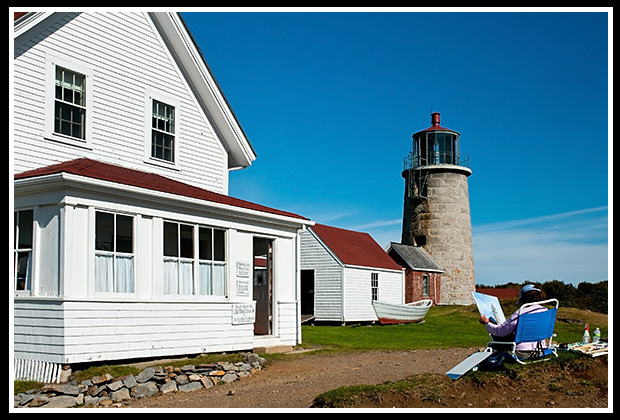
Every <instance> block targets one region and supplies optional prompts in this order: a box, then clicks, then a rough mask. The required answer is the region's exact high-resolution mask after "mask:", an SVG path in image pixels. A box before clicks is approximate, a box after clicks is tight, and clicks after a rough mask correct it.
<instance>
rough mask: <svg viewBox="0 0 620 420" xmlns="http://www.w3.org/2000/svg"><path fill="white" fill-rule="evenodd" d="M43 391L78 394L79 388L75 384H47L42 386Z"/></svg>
mask: <svg viewBox="0 0 620 420" xmlns="http://www.w3.org/2000/svg"><path fill="white" fill-rule="evenodd" d="M43 391H45V392H53V393H54V394H63V395H72V396H74V397H76V396H78V394H79V393H80V388H79V387H77V386H75V385H67V384H47V385H45V386H44V387H43Z"/></svg>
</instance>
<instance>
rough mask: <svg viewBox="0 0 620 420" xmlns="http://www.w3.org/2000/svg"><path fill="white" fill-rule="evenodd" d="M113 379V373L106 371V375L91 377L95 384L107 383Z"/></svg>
mask: <svg viewBox="0 0 620 420" xmlns="http://www.w3.org/2000/svg"><path fill="white" fill-rule="evenodd" d="M112 379H114V377H113V376H112V375H110V374H109V373H106V374H105V375H101V376H94V377H93V378H92V379H91V381H92V383H93V384H95V385H99V384H103V383H106V382H108V381H111V380H112Z"/></svg>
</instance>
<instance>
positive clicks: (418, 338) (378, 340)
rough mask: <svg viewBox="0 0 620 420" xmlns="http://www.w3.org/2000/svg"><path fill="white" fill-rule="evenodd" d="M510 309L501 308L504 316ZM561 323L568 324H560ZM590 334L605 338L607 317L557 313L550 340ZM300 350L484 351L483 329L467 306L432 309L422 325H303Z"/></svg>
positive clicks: (472, 308)
mask: <svg viewBox="0 0 620 420" xmlns="http://www.w3.org/2000/svg"><path fill="white" fill-rule="evenodd" d="M513 310H514V309H513V308H511V307H509V306H508V305H507V306H506V307H504V311H505V313H506V316H510V314H511V313H512V311H513ZM563 320H568V322H567V321H563ZM586 322H587V323H589V324H590V334H592V331H594V329H595V328H596V327H599V328H600V329H601V335H602V337H607V315H604V314H599V313H596V312H590V311H582V310H576V309H572V308H562V307H560V308H559V309H558V316H557V320H556V324H555V334H556V338H555V339H554V341H555V342H557V343H574V342H578V341H581V337H582V335H583V329H584V325H585V323H586ZM302 339H303V343H302V345H303V346H308V347H311V346H324V347H329V348H334V349H340V350H404V349H423V348H449V347H484V346H486V344H487V342H488V341H489V335H488V333H487V332H486V329H485V328H484V327H483V326H482V325H480V324H479V323H478V310H477V308H476V306H475V305H471V306H434V307H432V308H431V309H430V310H429V311H428V314H427V315H426V317H425V318H424V322H423V323H417V324H404V325H379V324H375V325H348V326H333V325H329V326H328V325H304V326H303V327H302Z"/></svg>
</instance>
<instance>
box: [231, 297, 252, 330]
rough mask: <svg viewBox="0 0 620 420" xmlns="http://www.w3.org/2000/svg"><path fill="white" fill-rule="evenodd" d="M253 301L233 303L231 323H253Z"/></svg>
mask: <svg viewBox="0 0 620 420" xmlns="http://www.w3.org/2000/svg"><path fill="white" fill-rule="evenodd" d="M255 308H256V305H255V302H254V301H252V302H248V303H235V304H233V306H232V323H233V325H239V324H253V323H254V319H255V316H254V314H255V312H256V311H255Z"/></svg>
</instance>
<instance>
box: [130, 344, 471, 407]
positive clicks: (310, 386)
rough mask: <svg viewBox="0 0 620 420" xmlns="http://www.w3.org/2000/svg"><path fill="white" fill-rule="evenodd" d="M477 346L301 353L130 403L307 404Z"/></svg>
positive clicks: (449, 359)
mask: <svg viewBox="0 0 620 420" xmlns="http://www.w3.org/2000/svg"><path fill="white" fill-rule="evenodd" d="M477 350H479V349H471V348H452V349H441V350H437V349H434V350H408V351H394V352H380V351H377V352H363V353H355V354H335V355H334V354H331V355H321V354H306V355H303V356H301V357H293V358H290V359H286V360H279V361H274V362H271V363H270V364H269V366H268V367H267V368H265V369H262V370H260V371H258V372H256V373H254V374H253V375H252V376H251V377H249V378H244V379H241V380H238V381H235V382H232V383H229V384H218V385H217V386H215V387H213V388H210V389H200V390H196V391H192V392H188V393H185V392H176V393H174V394H165V395H156V396H154V397H149V398H142V399H140V400H137V401H135V402H132V403H131V404H130V405H129V406H128V407H134V408H190V409H191V408H205V407H216V408H308V407H310V406H311V405H312V402H313V400H314V398H315V397H316V396H317V395H319V394H321V393H323V392H327V391H329V390H332V389H334V388H338V387H341V386H347V385H362V384H368V385H374V384H380V383H383V382H386V381H398V380H401V379H405V378H406V377H408V376H410V375H415V374H421V373H437V374H445V373H446V372H447V371H448V370H450V369H451V368H452V367H454V366H456V365H457V364H458V363H460V362H461V361H462V360H463V359H465V358H466V357H467V356H469V355H470V354H471V353H473V352H475V351H477Z"/></svg>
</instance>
